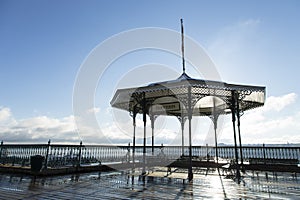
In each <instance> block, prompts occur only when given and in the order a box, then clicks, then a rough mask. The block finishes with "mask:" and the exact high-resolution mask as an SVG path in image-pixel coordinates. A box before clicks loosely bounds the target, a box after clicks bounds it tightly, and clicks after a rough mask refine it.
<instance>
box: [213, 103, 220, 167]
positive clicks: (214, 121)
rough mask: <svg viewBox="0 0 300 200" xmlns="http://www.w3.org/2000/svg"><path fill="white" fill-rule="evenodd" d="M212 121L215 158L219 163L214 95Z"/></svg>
mask: <svg viewBox="0 0 300 200" xmlns="http://www.w3.org/2000/svg"><path fill="white" fill-rule="evenodd" d="M213 123H214V131H215V146H216V159H217V163H219V154H218V137H217V128H218V115H217V113H216V100H215V97H213Z"/></svg>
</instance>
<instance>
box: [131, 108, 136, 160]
mask: <svg viewBox="0 0 300 200" xmlns="http://www.w3.org/2000/svg"><path fill="white" fill-rule="evenodd" d="M135 119H136V107H134V109H133V113H132V120H133V123H132V125H133V139H132V140H133V141H132V143H133V145H132V146H133V147H132V162H133V164H134V163H135V130H136V120H135Z"/></svg>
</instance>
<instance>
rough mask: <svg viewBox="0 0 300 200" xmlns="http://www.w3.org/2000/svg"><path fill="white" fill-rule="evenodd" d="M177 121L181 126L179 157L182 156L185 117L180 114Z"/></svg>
mask: <svg viewBox="0 0 300 200" xmlns="http://www.w3.org/2000/svg"><path fill="white" fill-rule="evenodd" d="M177 119H178V120H179V122H180V126H181V156H184V124H185V121H186V119H187V118H186V116H185V115H183V114H181V115H180V116H177Z"/></svg>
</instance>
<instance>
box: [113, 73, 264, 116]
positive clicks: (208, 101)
mask: <svg viewBox="0 0 300 200" xmlns="http://www.w3.org/2000/svg"><path fill="white" fill-rule="evenodd" d="M265 89H266V88H265V87H263V86H252V85H237V84H228V83H225V82H220V81H210V80H202V79H194V78H191V77H190V76H188V75H187V74H186V73H183V74H182V75H181V76H179V77H178V78H177V79H175V80H170V81H164V82H157V83H152V84H149V85H147V86H142V87H135V88H126V89H118V90H117V91H116V93H115V95H114V97H113V99H112V100H111V102H110V103H111V106H112V107H115V108H119V109H122V110H126V111H129V112H135V113H143V111H144V110H143V109H146V112H147V114H149V115H175V116H182V115H186V114H187V112H188V104H189V100H190V104H191V107H192V108H193V109H192V114H193V115H194V116H209V115H212V114H213V113H218V114H227V113H230V112H231V108H232V99H233V98H235V99H236V102H239V104H238V105H239V109H240V111H245V110H249V109H253V108H256V107H259V106H262V105H264V102H265Z"/></svg>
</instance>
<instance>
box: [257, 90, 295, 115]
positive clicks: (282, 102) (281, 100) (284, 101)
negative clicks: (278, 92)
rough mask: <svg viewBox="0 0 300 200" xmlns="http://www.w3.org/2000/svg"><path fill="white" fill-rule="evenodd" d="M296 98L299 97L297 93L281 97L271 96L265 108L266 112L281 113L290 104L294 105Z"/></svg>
mask: <svg viewBox="0 0 300 200" xmlns="http://www.w3.org/2000/svg"><path fill="white" fill-rule="evenodd" d="M296 98H297V95H296V94H295V93H290V94H286V95H283V96H280V97H274V96H270V97H268V98H267V99H266V103H265V106H264V107H263V108H264V111H270V110H275V111H280V110H282V109H284V108H285V107H286V106H288V105H289V104H291V103H294V102H295V101H296Z"/></svg>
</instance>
